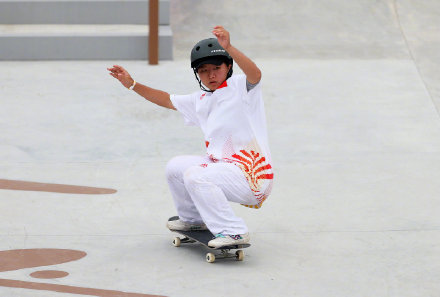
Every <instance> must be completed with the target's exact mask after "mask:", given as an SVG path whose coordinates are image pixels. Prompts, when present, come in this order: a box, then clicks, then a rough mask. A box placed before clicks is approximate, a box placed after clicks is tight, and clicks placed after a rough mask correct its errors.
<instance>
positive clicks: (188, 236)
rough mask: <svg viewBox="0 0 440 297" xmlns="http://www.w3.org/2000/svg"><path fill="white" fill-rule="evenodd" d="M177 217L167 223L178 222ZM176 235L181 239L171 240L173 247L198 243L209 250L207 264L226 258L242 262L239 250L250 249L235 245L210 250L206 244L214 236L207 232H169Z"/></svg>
mask: <svg viewBox="0 0 440 297" xmlns="http://www.w3.org/2000/svg"><path fill="white" fill-rule="evenodd" d="M178 219H179V217H178V216H175V217H171V218H169V219H168V221H175V220H178ZM171 231H172V232H175V233H177V234H180V235H181V236H184V237H183V238H181V237H178V236H177V237H175V238H174V240H173V245H174V246H175V247H179V246H180V245H181V244H185V243H200V244H202V245H203V246H205V247H206V248H207V249H209V250H211V252H209V253H207V254H206V261H207V262H208V263H213V262H215V260H216V259H226V258H235V259H236V260H237V261H243V260H244V252H243V251H242V250H241V249H243V248H247V247H250V246H251V245H250V244H235V245H228V246H222V247H220V248H212V247H210V246H208V242H209V241H210V240H212V239H213V238H214V237H215V236H214V235H213V234H212V233H211V232H210V231H209V230H199V231H177V230H171ZM231 250H236V252H235V253H231V252H230V251H231Z"/></svg>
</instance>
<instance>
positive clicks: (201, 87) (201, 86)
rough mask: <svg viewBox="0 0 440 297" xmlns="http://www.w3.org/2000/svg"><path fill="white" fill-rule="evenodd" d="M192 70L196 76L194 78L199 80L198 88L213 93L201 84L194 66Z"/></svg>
mask: <svg viewBox="0 0 440 297" xmlns="http://www.w3.org/2000/svg"><path fill="white" fill-rule="evenodd" d="M193 70H194V76H195V77H196V80H197V81H198V82H199V86H200V89H201V90H202V91H205V92H209V93H214V91H211V90H208V89H206V88H205V86H204V85H203V84H202V81H201V80H200V78H199V76H198V75H197V70H196V69H195V68H193Z"/></svg>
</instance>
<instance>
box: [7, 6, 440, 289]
mask: <svg viewBox="0 0 440 297" xmlns="http://www.w3.org/2000/svg"><path fill="white" fill-rule="evenodd" d="M439 16H440V3H439V2H438V1H435V0H431V1H428V0H427V1H416V0H396V1H392V0H378V1H370V0H359V1H319V0H313V1H300V0H294V1H291V0H290V1H289V0H282V1H275V2H274V1H262V0H257V1H232V0H227V1H201V0H197V1H195V0H194V1H172V2H171V23H172V27H173V34H174V56H175V60H174V61H161V62H160V65H158V66H149V65H148V63H147V62H146V61H51V62H44V61H33V62H20V61H9V62H0V70H1V71H0V81H1V84H0V98H1V99H0V100H1V101H0V102H1V103H0V127H1V134H0V208H1V211H2V215H1V219H0V220H1V224H0V296H20V297H27V296H29V297H30V296H32V297H36V296H41V297H43V296H44V297H47V296H56V297H58V296H59V297H63V296H66V297H68V296H127V297H128V296H136V297H139V296H142V297H146V296H152V295H158V296H176V297H180V296H183V297H185V296H231V295H234V296H301V297H302V296H304V297H306V296H307V297H323V296H325V297H345V296H346V297H353V296H356V297H358V296H366V297H367V296H375V297H385V296H395V297H437V296H439V292H440V282H439V280H440V264H439V263H440V215H439V214H440V183H439V180H440V113H439V110H440V70H439V69H440V35H439V34H438V32H440V17H439ZM216 24H223V25H224V26H225V27H226V28H227V29H229V30H230V32H231V38H232V43H233V44H234V45H236V46H237V47H238V48H239V49H241V50H242V51H243V52H245V53H246V54H248V56H250V57H251V58H253V59H254V60H255V62H256V63H257V65H259V67H260V68H261V70H262V72H263V80H262V84H263V95H264V98H265V106H266V113H267V121H268V127H269V139H270V146H271V151H272V156H273V159H274V165H275V166H274V167H275V185H274V189H273V192H272V195H271V196H270V197H269V199H268V200H267V202H265V204H264V205H263V207H262V208H261V209H259V210H254V209H248V208H245V207H242V206H239V205H234V209H235V210H236V213H237V214H239V215H240V216H242V217H243V218H244V219H245V221H246V222H247V224H248V227H249V229H250V234H251V243H252V246H251V247H249V248H247V249H246V250H245V253H246V257H245V260H244V261H243V262H237V261H234V260H225V261H218V262H216V263H212V264H211V263H207V262H206V261H205V259H204V255H205V253H206V250H205V249H203V248H202V247H199V246H195V247H190V246H181V247H179V248H176V247H173V246H172V239H173V237H174V235H173V233H171V232H170V231H168V230H167V229H166V227H165V224H166V221H167V219H168V218H169V217H171V216H173V215H175V210H174V206H173V203H172V199H171V196H170V193H169V191H168V188H167V184H166V180H165V174H164V171H165V166H166V163H167V161H168V160H169V159H171V158H172V157H173V156H175V155H182V154H204V140H203V137H202V134H201V132H200V131H199V130H198V129H197V128H192V127H185V126H183V119H182V117H181V116H180V115H179V114H178V113H177V112H175V111H169V110H165V109H161V108H160V107H157V106H154V105H153V104H150V103H148V102H146V101H145V100H144V99H143V98H141V97H139V96H137V95H136V94H135V93H133V92H130V91H128V90H126V89H124V88H123V87H122V86H121V85H120V84H119V83H118V82H117V81H115V80H114V79H113V78H112V77H110V76H109V75H108V74H107V71H106V67H109V66H111V65H113V64H120V65H123V66H124V67H125V68H126V69H127V70H128V71H129V72H130V73H131V74H132V76H133V77H134V78H135V79H136V80H137V81H140V82H142V83H145V84H148V85H150V86H152V87H154V88H159V89H163V90H166V91H168V92H170V93H176V94H187V93H190V92H193V91H194V90H196V89H197V83H196V81H195V79H194V76H193V73H192V71H191V69H190V68H189V61H188V53H189V51H190V49H191V47H192V45H193V44H194V43H195V42H196V41H198V40H200V39H202V38H207V37H210V35H209V32H210V28H212V27H213V26H214V25H216ZM235 72H236V73H239V72H240V71H239V69H238V68H235Z"/></svg>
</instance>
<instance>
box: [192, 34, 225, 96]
mask: <svg viewBox="0 0 440 297" xmlns="http://www.w3.org/2000/svg"><path fill="white" fill-rule="evenodd" d="M222 63H226V64H227V65H233V60H232V57H231V56H230V55H229V53H228V52H227V51H226V50H225V49H224V48H223V47H222V46H221V45H220V44H219V43H218V40H217V38H208V39H203V40H201V41H199V42H197V44H196V45H194V47H193V49H192V50H191V68H192V69H193V70H194V74H195V76H196V79H197V81H198V82H199V85H200V88H201V89H202V90H204V91H208V92H209V90H206V89H205V88H204V87H203V86H202V83H201V81H200V79H199V77H198V76H197V69H198V68H199V67H200V66H201V65H203V64H214V65H221V64H222ZM231 76H232V66H231V69H230V70H229V72H228V75H227V77H226V79H228V78H229V77H231Z"/></svg>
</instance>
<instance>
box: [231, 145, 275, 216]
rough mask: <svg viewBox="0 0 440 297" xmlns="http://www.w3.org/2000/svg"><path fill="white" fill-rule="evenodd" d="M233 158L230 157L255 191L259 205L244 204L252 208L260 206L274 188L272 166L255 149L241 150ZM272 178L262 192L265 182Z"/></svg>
mask: <svg viewBox="0 0 440 297" xmlns="http://www.w3.org/2000/svg"><path fill="white" fill-rule="evenodd" d="M232 158H233V159H229V161H232V162H233V163H235V164H236V165H238V166H239V167H240V169H241V170H242V171H243V173H244V175H245V177H246V179H247V180H248V182H249V185H250V187H251V190H252V191H253V192H254V195H255V197H256V199H257V200H258V202H259V203H258V204H257V205H244V206H247V207H251V208H260V207H261V205H262V204H263V202H264V200H266V198H267V197H268V194H269V193H270V190H271V188H272V183H271V181H272V180H273V173H272V166H271V165H270V164H268V163H267V162H266V158H265V157H264V156H261V155H260V153H258V152H255V151H253V150H250V151H246V150H240V153H239V154H233V155H232ZM268 180H270V184H269V186H268V187H267V188H266V189H265V190H264V192H261V191H260V189H261V187H262V185H263V184H265V183H266V182H267V181H268Z"/></svg>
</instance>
